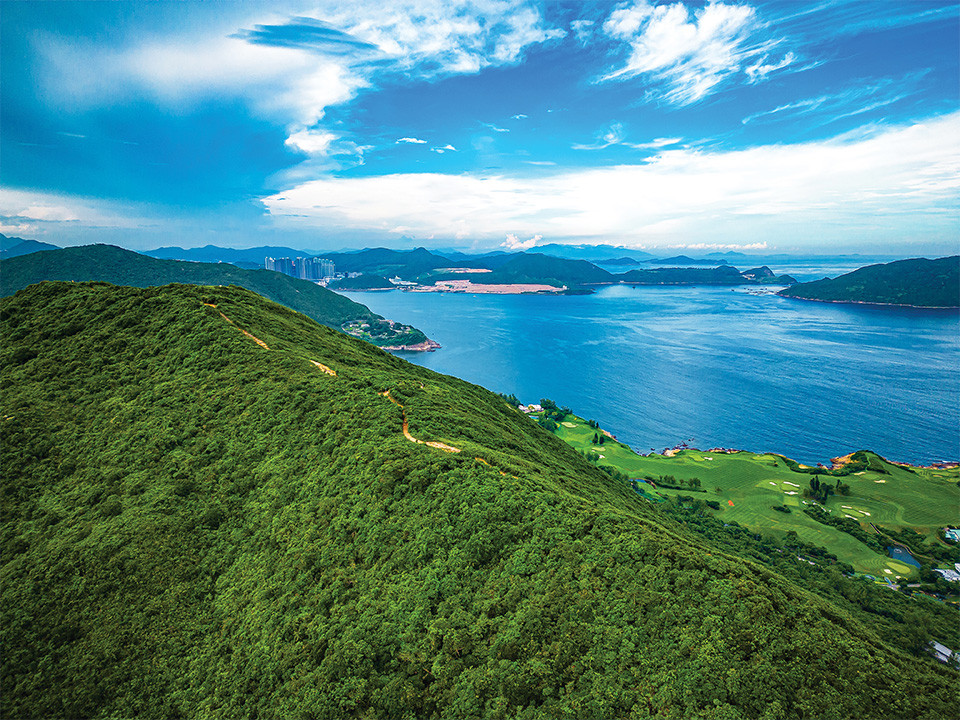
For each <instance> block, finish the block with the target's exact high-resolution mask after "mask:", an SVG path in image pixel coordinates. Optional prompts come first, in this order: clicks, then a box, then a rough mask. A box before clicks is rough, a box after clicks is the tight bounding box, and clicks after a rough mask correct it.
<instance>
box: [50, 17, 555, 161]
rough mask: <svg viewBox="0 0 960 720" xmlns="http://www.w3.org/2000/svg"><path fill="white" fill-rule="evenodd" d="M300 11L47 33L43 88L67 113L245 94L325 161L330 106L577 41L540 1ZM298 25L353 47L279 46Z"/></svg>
mask: <svg viewBox="0 0 960 720" xmlns="http://www.w3.org/2000/svg"><path fill="white" fill-rule="evenodd" d="M301 5H302V3H301ZM311 13H312V16H311ZM295 14H296V15H297V16H296V17H291V16H281V15H279V14H274V13H271V12H270V11H267V10H263V8H262V7H258V6H254V5H249V6H241V7H240V8H239V9H237V8H234V9H233V11H227V12H224V13H217V14H215V15H214V16H213V17H214V18H216V17H219V15H223V16H225V17H226V18H227V19H226V20H223V21H218V23H217V24H215V25H212V26H202V27H199V28H196V27H194V28H185V29H184V31H183V33H182V34H180V35H178V36H175V37H174V38H169V37H168V38H161V39H144V38H143V37H136V38H131V39H130V40H129V41H128V43H127V44H126V45H123V44H115V45H113V46H112V47H110V46H104V45H103V44H102V43H100V41H99V39H98V40H97V41H94V40H88V41H84V40H77V39H75V38H71V39H69V40H67V39H63V38H60V37H53V36H46V37H43V38H40V39H39V40H38V45H39V49H40V53H41V56H42V57H43V58H44V60H45V63H44V65H43V68H42V70H41V72H42V75H43V80H42V82H41V84H42V86H43V90H42V92H43V93H44V95H45V97H46V100H47V101H48V102H49V103H50V104H51V105H52V106H54V107H56V108H61V109H75V108H77V107H83V108H85V107H95V106H98V105H103V104H113V103H115V102H116V101H117V99H118V98H124V97H132V98H136V99H142V98H144V97H146V98H148V99H151V100H153V101H156V102H159V103H161V104H163V105H165V106H168V107H170V108H173V109H174V110H176V111H179V112H186V111H189V110H190V109H191V108H192V107H195V106H196V105H198V104H200V103H201V102H203V101H205V100H209V99H217V100H221V99H224V98H239V99H242V100H243V101H245V102H246V103H247V104H248V105H249V107H250V108H251V109H252V110H253V111H254V112H256V113H258V114H260V115H262V116H265V117H268V118H269V119H271V120H274V121H279V122H281V123H283V124H284V125H285V126H286V127H287V130H288V134H289V137H288V140H287V145H288V146H290V147H292V148H295V149H297V150H300V151H302V152H305V153H307V154H310V155H317V154H321V153H323V152H327V151H329V150H330V149H331V147H332V145H331V143H332V139H330V140H329V141H327V138H328V136H329V133H328V132H327V131H325V130H324V129H323V128H321V127H318V124H319V123H320V122H321V121H322V120H323V118H324V116H325V114H326V111H327V109H328V108H329V107H331V106H334V105H339V104H343V103H346V102H349V101H351V100H353V99H354V98H355V97H356V96H357V94H358V93H359V92H360V91H361V90H362V89H364V88H368V87H372V86H374V85H375V84H376V83H377V82H378V81H379V80H380V79H381V78H383V77H390V76H395V75H397V74H406V75H409V76H413V77H422V78H435V77H442V76H447V75H454V74H462V73H475V72H478V71H479V70H481V69H483V68H486V67H491V66H499V65H510V64H514V63H517V62H519V61H520V59H521V58H522V56H523V54H524V52H525V51H526V49H527V48H529V47H531V46H533V45H537V44H540V43H544V42H549V41H551V40H554V39H558V38H561V37H563V36H564V35H565V31H564V30H562V29H557V28H550V27H548V26H547V24H546V23H545V21H544V18H543V17H542V15H541V13H540V10H539V9H538V8H537V7H536V5H534V4H531V3H530V2H529V1H528V0H384V1H383V2H378V3H376V4H375V5H374V4H371V3H358V2H353V1H352V0H326V1H325V2H323V3H321V4H320V5H319V6H314V7H313V8H312V9H307V8H304V7H299V8H297V10H296V11H295ZM298 24H299V25H302V24H306V25H309V26H310V27H316V26H317V24H320V25H322V26H323V27H325V28H329V29H331V30H332V31H333V32H335V33H339V34H338V35H337V37H339V38H343V39H345V41H346V42H344V43H339V44H337V45H336V47H335V48H334V47H328V48H326V49H325V48H324V46H321V45H315V46H311V45H309V44H304V45H299V46H294V44H292V43H283V42H278V44H277V45H270V44H269V33H268V32H265V31H264V30H263V29H264V28H277V27H279V28H285V27H287V26H290V27H293V29H294V30H295V29H296V26H297V25H298ZM252 27H257V28H258V30H257V32H256V33H251V32H250V31H249V28H252ZM254 35H256V38H257V39H258V42H253V41H252V38H253V36H254ZM324 142H326V144H325V145H324Z"/></svg>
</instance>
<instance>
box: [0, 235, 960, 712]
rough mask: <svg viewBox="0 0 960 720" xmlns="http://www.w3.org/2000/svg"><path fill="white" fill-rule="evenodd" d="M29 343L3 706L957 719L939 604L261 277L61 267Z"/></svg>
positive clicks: (11, 414)
mask: <svg viewBox="0 0 960 720" xmlns="http://www.w3.org/2000/svg"><path fill="white" fill-rule="evenodd" d="M61 252H62V251H61ZM27 257H30V256H27ZM15 260H16V259H14V260H13V261H10V262H15ZM154 262H161V261H159V260H156V261H154ZM0 336H2V337H3V339H4V344H3V348H2V350H0V377H2V382H3V392H2V394H0V418H2V430H3V431H2V433H0V467H2V468H3V469H4V470H5V472H3V473H2V475H0V496H2V497H3V512H2V514H0V543H2V552H0V568H2V578H3V582H2V583H0V598H2V602H0V644H2V647H3V692H2V693H0V716H2V717H4V718H25V719H26V718H138V719H139V718H143V719H144V720H165V719H167V718H194V717H203V718H208V717H209V718H370V719H374V718H376V719H383V720H388V719H392V718H425V719H428V718H429V719H433V718H529V719H530V720H538V719H541V718H543V719H546V718H584V719H585V720H594V719H601V718H662V719H663V720H669V719H680V718H702V719H703V720H747V719H751V720H760V719H769V720H773V719H774V718H775V719H776V720H781V719H782V720H801V719H802V718H858V719H862V720H879V719H881V718H884V719H886V718H917V719H920V720H934V719H936V720H941V719H942V718H949V717H956V689H957V680H958V676H957V672H956V671H955V670H953V669H950V668H946V667H943V666H940V665H938V664H936V662H935V661H934V660H932V659H929V658H926V657H923V654H924V652H925V650H926V648H927V641H928V638H929V632H928V631H927V630H925V628H924V623H925V622H928V617H927V613H928V612H929V611H928V610H927V609H926V608H927V606H926V604H925V603H933V601H931V600H929V599H927V598H920V599H919V600H911V601H910V603H909V605H908V604H907V603H906V602H905V601H904V600H903V599H902V598H900V597H899V596H898V595H897V594H895V593H893V592H891V591H890V590H887V589H884V588H875V587H873V585H872V584H871V583H869V582H866V581H861V580H856V581H849V582H848V581H847V580H848V579H847V578H845V577H844V576H843V575H842V574H841V572H840V570H839V569H838V568H837V566H832V567H829V568H828V569H821V567H820V564H819V562H813V561H809V563H808V561H797V562H794V558H795V557H797V555H799V554H800V553H799V552H796V548H797V543H796V542H795V541H794V538H795V536H793V538H792V537H791V534H790V533H787V534H786V537H785V538H784V539H783V540H782V541H781V540H778V539H777V538H772V539H765V540H764V545H763V546H761V545H760V543H759V541H758V540H757V539H756V537H755V534H754V533H753V532H750V531H748V530H747V529H746V528H741V527H739V526H737V527H730V528H725V527H720V523H719V521H718V522H717V523H716V524H715V528H714V529H715V530H716V534H715V536H714V537H710V536H708V535H706V534H705V533H699V532H697V531H695V530H694V529H693V528H692V527H691V526H693V525H695V524H699V523H702V522H703V521H704V517H705V514H704V511H702V510H700V509H699V508H698V502H699V501H698V500H697V499H696V498H695V497H693V496H694V495H696V493H691V495H690V496H688V497H687V498H686V499H685V500H678V502H682V503H683V504H684V506H685V507H689V509H690V511H689V513H688V516H689V521H688V522H687V521H684V520H686V518H680V517H674V515H673V514H668V513H667V512H663V511H661V510H660V509H659V508H658V507H657V506H656V505H654V504H653V503H651V502H647V501H646V500H644V499H642V498H641V496H640V495H639V494H638V493H637V492H636V491H635V490H634V489H633V488H632V487H631V485H630V483H629V481H628V480H626V479H625V478H623V477H618V476H615V475H611V474H608V473H607V472H605V471H603V470H601V469H600V468H598V467H595V466H594V465H592V464H591V463H590V462H589V461H588V459H587V458H586V457H584V456H583V455H581V454H580V453H578V452H577V451H576V450H574V449H573V448H572V447H569V446H568V445H566V444H565V443H564V442H563V441H562V440H561V439H560V438H558V437H556V436H554V435H553V434H551V433H549V432H547V431H546V430H544V429H543V428H542V427H540V426H539V424H538V423H537V422H533V421H531V420H530V419H529V418H528V417H526V416H524V415H523V414H522V413H520V412H519V411H518V410H517V409H516V408H515V407H512V406H510V405H508V404H507V403H506V402H504V400H503V399H502V398H501V397H499V396H497V395H494V394H493V393H491V392H488V391H486V390H484V389H483V388H481V387H478V386H477V385H473V384H471V383H467V382H464V381H462V380H459V379H457V378H454V377H448V376H444V375H440V374H438V373H435V372H432V371H430V370H428V369H425V368H422V367H419V366H417V365H414V364H412V363H407V362H405V361H403V360H401V359H399V358H397V357H394V356H391V355H389V354H388V353H384V352H382V351H380V350H378V349H376V348H374V347H371V346H370V345H368V344H366V343H362V342H359V341H357V340H355V339H353V338H349V337H347V336H345V335H343V334H342V333H337V332H333V331H331V330H329V329H328V328H325V327H321V326H319V325H317V324H316V323H315V322H313V321H311V320H309V319H308V318H306V317H304V316H303V315H300V314H298V313H294V312H292V311H290V310H289V309H287V308H284V307H282V306H280V305H277V304H276V303H273V302H270V301H268V300H266V299H264V298H262V297H260V296H258V295H255V294H254V293H252V292H250V291H248V290H245V289H243V288H238V287H216V286H214V287H197V286H190V285H167V286H164V287H159V288H146V289H141V288H133V287H117V286H111V285H105V284H99V283H94V284H88V283H43V284H40V285H34V286H31V287H29V288H27V289H25V290H23V291H21V292H20V293H18V294H17V295H15V296H12V297H8V298H4V299H3V300H0ZM691 464H692V463H691ZM708 464H709V463H702V462H701V463H699V465H701V466H703V465H708ZM698 472H699V473H708V472H709V468H706V467H702V469H699V470H698ZM705 477H708V476H706V475H705ZM710 484H712V483H710ZM734 497H736V499H737V502H740V496H739V495H736V496H734ZM730 502H731V503H732V502H733V501H732V500H731V501H730ZM678 510H679V508H678ZM768 557H780V558H782V559H781V560H779V564H773V563H769V562H764V561H765V560H766V559H767V558H768ZM818 560H819V557H818ZM824 564H826V558H824ZM781 566H782V567H783V568H784V570H783V571H782V572H781V570H780V569H779V568H780V567H781ZM788 571H789V575H788V574H787V572H788ZM805 576H811V577H815V578H818V579H820V580H821V581H822V583H823V585H822V587H823V590H822V591H821V590H819V587H818V588H816V589H810V588H808V587H807V583H806V582H805V580H804V577H805ZM834 587H839V588H843V589H844V590H845V591H846V593H840V592H838V591H836V590H832V589H831V588H834ZM888 595H889V596H891V597H889V598H888V597H886V596H888ZM864 605H865V606H871V605H876V606H879V607H880V608H881V609H882V610H886V609H887V608H892V609H893V612H892V613H891V617H890V618H885V619H884V624H883V625H881V624H880V623H875V622H872V621H871V619H870V613H868V612H865V611H863V610H862V609H861V608H862V606H864ZM938 610H939V604H938ZM875 612H876V611H875ZM882 627H891V628H892V629H893V630H894V631H895V632H896V634H897V636H898V637H900V638H902V639H903V641H902V642H900V643H897V644H893V643H891V642H888V641H886V640H885V639H884V637H883V636H882V635H881V634H880V632H879V631H880V629H881V628H882Z"/></svg>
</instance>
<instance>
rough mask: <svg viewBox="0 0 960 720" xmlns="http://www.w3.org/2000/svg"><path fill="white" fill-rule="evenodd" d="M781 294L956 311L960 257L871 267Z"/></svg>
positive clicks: (804, 285) (908, 261)
mask: <svg viewBox="0 0 960 720" xmlns="http://www.w3.org/2000/svg"><path fill="white" fill-rule="evenodd" d="M778 294H779V295H781V296H782V297H789V298H797V299H800V300H818V301H820V302H835V303H858V304H868V305H901V306H906V307H916V308H955V307H958V306H960V256H957V255H953V256H950V257H942V258H939V259H937V260H927V259H925V258H914V259H910V260H898V261H896V262H891V263H883V264H879V265H868V266H867V267H862V268H860V269H859V270H854V271H853V272H849V273H846V274H845V275H840V276H839V277H836V278H833V279H830V278H824V279H823V280H816V281H814V282H806V283H798V284H796V285H792V286H791V287H788V288H784V289H783V290H781V291H780V292H779V293H778Z"/></svg>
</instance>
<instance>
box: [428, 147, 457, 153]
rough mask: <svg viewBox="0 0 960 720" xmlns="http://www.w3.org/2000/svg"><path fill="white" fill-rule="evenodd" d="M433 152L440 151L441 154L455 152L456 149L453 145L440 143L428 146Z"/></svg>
mask: <svg viewBox="0 0 960 720" xmlns="http://www.w3.org/2000/svg"><path fill="white" fill-rule="evenodd" d="M430 149H431V150H432V151H433V152H435V153H440V154H441V155H443V154H444V153H445V152H456V151H457V149H456V148H455V147H454V146H453V145H442V146H441V147H432V148H430Z"/></svg>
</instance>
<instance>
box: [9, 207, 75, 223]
mask: <svg viewBox="0 0 960 720" xmlns="http://www.w3.org/2000/svg"><path fill="white" fill-rule="evenodd" d="M17 217H22V218H26V219H27V220H45V221H48V222H71V221H73V220H79V219H80V218H79V217H77V214H76V213H75V212H74V211H73V210H70V209H69V208H65V207H63V206H62V205H59V206H53V207H51V206H49V205H31V206H30V207H26V208H24V209H23V210H21V211H20V212H19V213H17Z"/></svg>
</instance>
